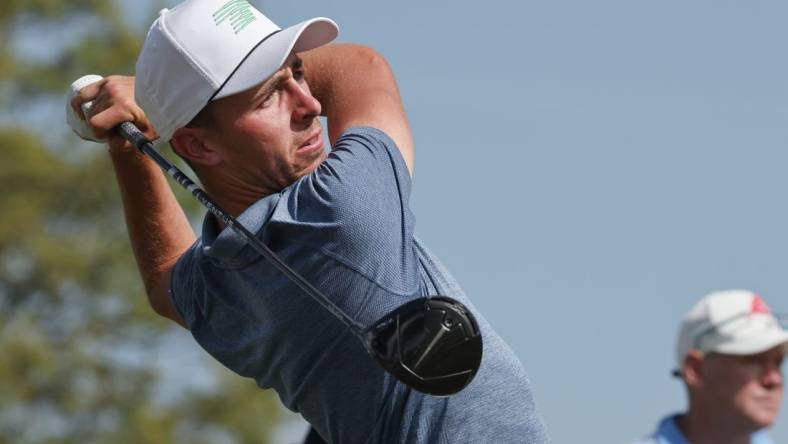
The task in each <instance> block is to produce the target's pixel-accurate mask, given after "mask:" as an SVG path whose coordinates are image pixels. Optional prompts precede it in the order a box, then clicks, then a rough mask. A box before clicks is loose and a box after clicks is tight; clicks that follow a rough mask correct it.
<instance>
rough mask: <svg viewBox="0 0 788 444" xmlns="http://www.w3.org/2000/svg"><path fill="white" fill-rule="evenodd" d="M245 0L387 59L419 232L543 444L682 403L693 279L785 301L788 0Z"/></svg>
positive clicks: (626, 432) (627, 427) (787, 436)
mask: <svg viewBox="0 0 788 444" xmlns="http://www.w3.org/2000/svg"><path fill="white" fill-rule="evenodd" d="M253 2H254V3H255V4H256V5H257V6H258V7H260V8H261V9H263V10H264V11H266V12H267V13H268V15H269V16H270V17H272V18H273V19H274V20H275V21H277V22H278V23H280V24H282V25H289V24H294V23H296V22H297V21H300V20H302V19H305V18H308V17H310V16H315V15H325V16H328V17H331V18H334V19H335V20H336V21H337V22H338V23H339V24H340V27H341V33H340V40H341V41H352V42H359V43H365V44H368V45H370V46H372V47H374V48H376V49H378V50H379V51H380V52H382V53H383V54H384V55H386V56H387V57H388V59H389V61H390V63H391V64H392V66H393V68H394V70H395V73H396V74H397V77H398V80H399V83H400V87H401V91H402V95H403V98H404V101H405V104H406V108H407V111H408V113H409V116H410V119H411V124H412V127H413V131H414V134H415V138H416V147H417V160H416V176H415V185H414V192H413V197H412V201H411V203H412V206H413V208H414V210H415V213H416V216H417V234H418V235H419V236H420V237H421V238H422V239H424V240H425V241H426V243H427V244H428V245H429V246H430V247H431V248H432V249H433V250H435V251H436V252H437V253H438V254H439V255H440V256H441V258H442V259H443V260H444V262H446V263H447V265H448V266H449V268H450V269H451V270H452V272H453V274H454V275H455V276H456V277H457V278H458V280H459V281H460V282H461V283H462V285H463V286H464V288H465V290H466V292H467V293H468V294H469V296H470V297H471V298H472V299H473V300H474V302H475V303H476V305H477V307H478V308H479V309H480V310H481V311H482V312H483V313H484V314H485V315H486V317H487V318H488V319H489V320H490V321H491V322H492V324H493V325H494V326H495V327H496V329H497V330H498V331H499V333H501V334H502V335H503V336H504V338H505V339H506V340H507V341H508V342H509V344H511V346H512V347H513V348H514V350H515V351H516V353H517V355H518V356H519V357H520V359H521V360H522V361H523V363H524V364H525V366H526V368H527V370H528V372H529V373H530V376H531V378H532V383H533V386H534V389H535V391H536V397H537V402H538V404H539V406H540V409H541V412H542V414H543V416H544V418H545V420H546V422H547V425H548V427H549V430H550V434H551V436H552V438H553V441H554V442H556V443H578V442H594V443H602V442H610V443H624V442H627V441H629V440H631V439H633V438H635V437H638V436H641V435H643V434H645V433H647V432H649V431H651V430H652V429H653V428H654V426H655V424H656V422H657V420H658V419H659V418H660V417H661V416H662V415H664V414H666V413H669V412H672V411H678V410H681V409H683V408H684V405H685V400H684V393H683V388H682V387H681V385H680V383H679V382H677V381H676V380H673V379H672V378H670V377H669V372H670V369H671V368H672V367H673V365H674V362H673V359H674V358H673V350H674V341H675V335H676V330H677V327H678V323H679V320H680V318H681V316H682V314H683V313H684V312H685V311H686V310H687V309H688V308H689V307H690V306H691V305H692V303H693V302H694V301H695V300H696V299H697V298H700V297H701V296H702V295H703V294H705V293H707V292H709V291H711V290H715V289H724V288H732V287H743V288H750V289H754V290H756V291H759V292H760V293H761V294H762V295H763V296H764V297H765V299H766V300H767V302H769V303H770V305H771V306H772V308H773V309H775V310H776V311H782V312H788V298H787V297H786V294H788V274H787V273H786V270H788V238H787V237H786V233H785V228H786V227H788V210H787V208H788V206H787V205H786V200H787V199H786V197H788V171H786V168H787V167H788V152H787V150H786V148H787V147H788V125H786V124H787V123H788V51H786V42H788V27H786V26H785V23H786V17H788V3H786V2H784V1H759V0H746V1H745V0H741V1H732V0H713V1H712V0H696V1H692V2H686V1H677V0H663V1H659V2H655V1H649V2H647V1H633V0H619V1H609V0H601V1H594V2H589V1H581V0H571V1H569V0H565V1H552V2H545V1H540V2H536V1H520V2H502V1H487V2H465V1H448V0H433V1H428V2H425V1H413V0H401V1H394V2H373V1H360V0H342V1H339V0H320V1H317V0H303V1H299V2H274V1H269V2H260V1H254V0H253ZM166 3H167V4H170V5H171V4H174V3H177V2H175V1H167V2H166ZM786 421H788V414H785V413H783V414H782V416H781V418H780V419H779V420H778V424H777V426H776V427H775V428H774V429H773V431H772V436H773V438H774V439H775V441H776V442H788V424H786Z"/></svg>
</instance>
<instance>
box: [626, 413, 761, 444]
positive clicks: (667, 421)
mask: <svg viewBox="0 0 788 444" xmlns="http://www.w3.org/2000/svg"><path fill="white" fill-rule="evenodd" d="M680 416H681V415H680V414H674V415H670V416H667V417H665V418H663V419H662V421H660V422H659V425H658V426H657V430H656V431H655V432H654V433H653V434H652V435H650V436H648V437H646V438H644V439H642V440H640V441H638V442H636V443H634V444H690V442H689V441H687V438H685V437H684V434H683V433H681V429H679V426H678V423H677V422H676V419H678V418H679V417H680ZM750 444H774V443H773V442H772V440H771V438H769V435H767V434H766V431H765V430H759V431H757V432H755V433H753V434H752V438H751V439H750Z"/></svg>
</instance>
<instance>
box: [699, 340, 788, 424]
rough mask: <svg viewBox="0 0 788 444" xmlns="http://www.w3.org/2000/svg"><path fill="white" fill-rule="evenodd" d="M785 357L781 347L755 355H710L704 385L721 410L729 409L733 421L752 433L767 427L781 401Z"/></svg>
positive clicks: (706, 365)
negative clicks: (782, 367) (723, 408)
mask: <svg viewBox="0 0 788 444" xmlns="http://www.w3.org/2000/svg"><path fill="white" fill-rule="evenodd" d="M784 354H785V352H784V349H783V347H782V346H780V347H775V348H772V349H770V350H768V351H766V352H764V353H759V354H757V355H746V356H735V355H723V354H715V353H712V354H709V355H707V356H706V358H705V362H704V371H703V373H704V384H703V385H704V387H705V388H706V389H707V390H708V391H709V395H710V396H712V397H713V398H714V399H716V401H717V402H719V405H720V406H721V407H724V406H729V407H730V409H731V411H730V413H731V414H730V418H731V420H732V421H737V422H738V421H741V422H742V424H741V425H742V426H744V427H748V428H751V429H752V430H757V429H761V428H764V427H768V426H770V425H771V424H772V423H773V422H774V420H775V419H776V418H777V414H778V412H779V408H780V403H781V401H782V390H783V377H782V371H781V368H780V366H781V364H782V361H783V357H784Z"/></svg>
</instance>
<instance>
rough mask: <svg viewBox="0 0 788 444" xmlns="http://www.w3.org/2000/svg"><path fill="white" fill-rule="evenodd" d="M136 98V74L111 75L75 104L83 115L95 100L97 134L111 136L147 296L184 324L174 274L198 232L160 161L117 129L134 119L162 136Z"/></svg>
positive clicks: (147, 131) (84, 92)
mask: <svg viewBox="0 0 788 444" xmlns="http://www.w3.org/2000/svg"><path fill="white" fill-rule="evenodd" d="M133 98H134V78H133V77H118V76H112V77H108V78H106V79H105V80H104V81H102V82H98V83H95V84H93V85H90V86H88V87H85V88H84V89H83V90H82V91H81V92H80V94H79V95H78V96H77V97H75V98H74V100H73V101H72V107H74V109H75V110H77V112H78V113H79V114H80V115H81V114H82V113H81V110H80V104H81V103H83V102H85V101H89V100H93V107H92V110H91V111H92V112H93V115H92V117H90V119H89V123H90V126H91V128H92V129H93V132H94V133H95V134H96V136H97V137H99V138H106V139H107V144H108V146H109V153H110V157H111V159H112V164H113V166H114V168H115V175H116V177H117V180H118V186H119V188H120V194H121V198H122V200H123V211H124V214H125V216H126V226H127V229H128V232H129V238H130V240H131V246H132V249H133V250H134V257H135V258H136V260H137V267H138V269H139V272H140V275H141V277H142V281H143V283H144V284H145V290H146V292H147V294H148V300H149V302H150V304H151V307H152V308H153V309H154V310H155V311H156V313H158V314H160V315H162V316H164V317H167V318H169V319H172V320H173V321H175V322H177V323H178V324H180V325H182V326H184V327H185V323H184V321H183V319H182V318H181V316H180V315H179V314H178V312H177V311H176V310H175V307H174V306H173V304H172V300H171V299H170V296H169V289H170V276H171V274H172V269H173V268H174V267H175V263H176V262H177V260H178V258H179V257H180V256H181V255H182V254H183V253H184V252H185V251H186V250H187V249H188V248H189V247H190V246H191V244H192V243H193V242H194V240H195V236H194V232H193V231H192V229H191V226H190V225H189V221H188V219H187V218H186V215H185V214H184V212H183V210H182V209H181V207H180V205H179V204H178V202H177V201H176V200H175V196H174V195H173V193H172V190H171V189H170V186H169V184H168V183H167V178H166V177H165V176H164V174H163V172H162V171H161V169H160V168H159V167H158V165H156V163H155V162H153V161H152V160H151V159H149V158H147V156H145V155H144V154H142V153H140V152H139V151H138V150H137V149H136V148H134V147H133V146H132V145H131V144H129V143H128V142H126V141H125V140H124V139H123V138H122V137H120V136H118V135H117V134H115V133H114V131H113V128H115V126H117V125H118V124H120V123H122V122H126V121H130V122H133V123H134V124H136V125H137V126H138V127H139V128H140V130H142V131H143V132H145V134H146V136H148V138H150V139H155V138H156V137H157V136H156V133H155V132H154V131H153V129H152V128H151V126H150V123H149V122H148V120H147V119H146V118H145V114H144V113H143V112H142V110H141V109H140V108H139V107H138V106H137V105H136V104H135V103H134V99H133Z"/></svg>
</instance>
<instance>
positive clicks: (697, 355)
mask: <svg viewBox="0 0 788 444" xmlns="http://www.w3.org/2000/svg"><path fill="white" fill-rule="evenodd" d="M705 358H706V356H705V355H704V353H703V352H702V351H700V350H697V349H691V350H689V351H688V352H687V356H685V357H684V365H682V367H681V377H682V379H684V382H685V383H686V384H687V386H688V387H690V388H699V387H701V386H703V379H704V378H703V365H704V363H705V362H704V361H705Z"/></svg>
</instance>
